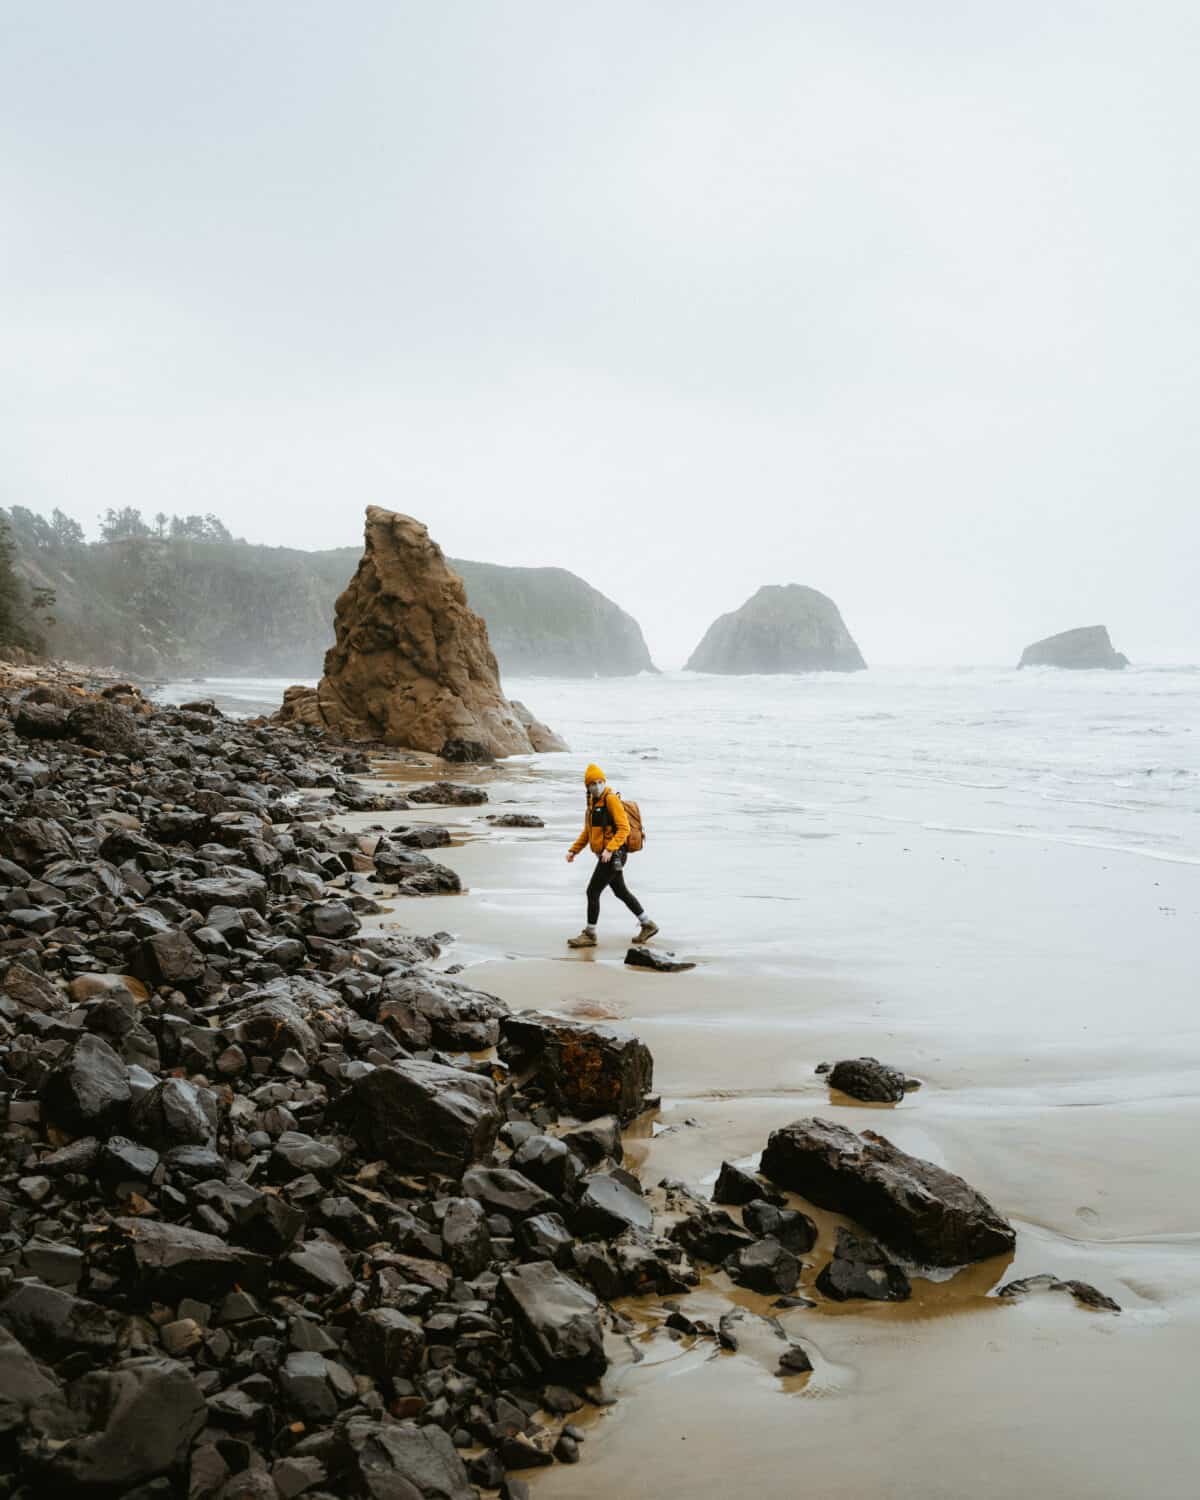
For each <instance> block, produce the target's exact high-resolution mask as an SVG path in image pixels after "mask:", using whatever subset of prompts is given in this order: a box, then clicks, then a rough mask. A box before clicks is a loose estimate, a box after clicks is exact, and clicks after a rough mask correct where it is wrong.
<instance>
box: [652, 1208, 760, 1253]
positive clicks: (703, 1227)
mask: <svg viewBox="0 0 1200 1500" xmlns="http://www.w3.org/2000/svg"><path fill="white" fill-rule="evenodd" d="M671 1238H672V1239H673V1240H675V1241H676V1243H677V1244H680V1245H682V1246H683V1248H684V1249H685V1250H686V1251H687V1253H688V1254H689V1255H690V1256H692V1257H693V1258H695V1259H698V1260H707V1261H711V1262H712V1263H713V1264H714V1265H719V1264H720V1263H721V1262H722V1261H725V1260H727V1259H728V1258H729V1257H730V1256H732V1255H738V1254H740V1253H741V1252H742V1251H743V1250H749V1249H750V1248H751V1247H752V1246H753V1244H754V1236H753V1235H750V1234H747V1233H746V1231H745V1230H744V1229H742V1228H740V1227H739V1226H738V1225H737V1224H736V1223H734V1221H733V1219H732V1218H731V1217H730V1216H729V1214H727V1213H726V1212H725V1210H724V1209H723V1208H713V1207H712V1206H711V1205H709V1204H707V1203H702V1202H700V1201H699V1200H698V1199H697V1200H694V1201H693V1202H692V1203H691V1204H689V1205H688V1207H687V1209H686V1211H685V1212H684V1215H683V1217H682V1218H681V1219H680V1220H679V1222H678V1223H677V1224H675V1225H673V1226H672V1228H671Z"/></svg>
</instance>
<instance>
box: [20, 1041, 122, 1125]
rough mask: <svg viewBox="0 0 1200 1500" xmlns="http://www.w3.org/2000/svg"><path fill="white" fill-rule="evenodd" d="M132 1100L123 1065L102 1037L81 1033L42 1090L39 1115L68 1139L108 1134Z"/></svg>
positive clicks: (120, 1119) (120, 1120) (118, 1122)
mask: <svg viewBox="0 0 1200 1500" xmlns="http://www.w3.org/2000/svg"><path fill="white" fill-rule="evenodd" d="M131 1097H132V1095H131V1091H130V1087H129V1076H128V1073H127V1072H126V1068H125V1064H124V1063H123V1062H122V1061H121V1059H120V1057H119V1056H118V1055H117V1053H115V1052H114V1051H113V1049H112V1048H111V1047H110V1046H109V1045H108V1043H107V1042H106V1041H105V1040H104V1038H103V1037H99V1036H93V1035H92V1033H91V1032H84V1034H83V1035H82V1036H81V1037H80V1038H79V1040H78V1041H76V1042H74V1043H73V1044H72V1046H71V1047H70V1049H69V1050H68V1051H67V1053H66V1054H65V1055H64V1057H63V1058H62V1060H61V1061H60V1062H59V1063H58V1064H57V1066H56V1067H55V1068H54V1071H53V1072H52V1073H51V1074H50V1076H49V1077H48V1078H47V1079H46V1082H45V1084H44V1085H43V1086H42V1113H43V1115H44V1117H45V1118H46V1120H48V1121H49V1123H50V1124H52V1125H57V1126H58V1128H59V1129H60V1130H65V1131H68V1132H69V1133H70V1134H71V1135H83V1134H85V1133H88V1132H98V1133H100V1134H107V1133H108V1132H109V1131H110V1130H113V1129H115V1128H116V1127H118V1126H119V1125H120V1124H121V1122H122V1121H123V1120H124V1118H125V1115H126V1114H127V1113H128V1110H129V1101H130V1098H131Z"/></svg>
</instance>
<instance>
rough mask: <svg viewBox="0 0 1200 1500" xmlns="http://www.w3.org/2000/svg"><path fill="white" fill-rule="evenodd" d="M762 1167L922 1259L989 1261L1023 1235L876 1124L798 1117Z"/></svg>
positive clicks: (934, 1262)
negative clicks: (855, 1126) (862, 1126)
mask: <svg viewBox="0 0 1200 1500" xmlns="http://www.w3.org/2000/svg"><path fill="white" fill-rule="evenodd" d="M761 1170H762V1172H763V1174H764V1175H765V1176H767V1177H769V1178H770V1179H771V1181H772V1182H777V1183H778V1184H779V1185H780V1187H785V1188H789V1189H790V1190H791V1191H792V1192H794V1193H799V1194H800V1195H801V1197H804V1198H807V1199H808V1200H809V1202H810V1203H815V1204H817V1205H818V1206H819V1207H820V1208H829V1209H833V1210H834V1211H835V1212H836V1213H843V1214H847V1215H849V1217H850V1218H852V1219H857V1220H858V1222H859V1223H860V1224H863V1225H865V1226H866V1227H867V1228H868V1229H870V1230H871V1231H872V1233H874V1234H876V1235H878V1237H879V1238H880V1239H881V1240H882V1241H883V1243H884V1244H885V1245H887V1246H888V1247H889V1248H890V1249H892V1250H894V1251H895V1252H896V1253H897V1254H899V1255H902V1256H904V1257H905V1258H906V1259H907V1260H911V1261H914V1262H915V1263H916V1264H918V1265H928V1266H957V1265H962V1264H964V1263H965V1262H967V1261H975V1260H985V1259H986V1258H987V1257H988V1256H990V1255H1005V1254H1007V1253H1008V1252H1009V1251H1011V1250H1012V1248H1013V1245H1014V1244H1015V1242H1016V1232H1015V1231H1014V1229H1013V1227H1012V1225H1011V1224H1009V1223H1008V1222H1007V1220H1005V1219H1003V1218H1002V1217H1001V1216H1000V1214H998V1213H997V1212H996V1210H995V1209H994V1208H993V1207H992V1205H991V1204H990V1203H989V1202H988V1201H987V1199H986V1198H984V1197H983V1196H982V1194H980V1193H977V1192H976V1191H975V1189H974V1188H973V1187H971V1186H970V1184H969V1183H966V1182H964V1181H963V1179H962V1178H961V1177H956V1176H955V1175H954V1173H953V1172H947V1171H946V1170H945V1168H944V1167H939V1166H935V1165H934V1163H933V1162H929V1161H923V1160H922V1159H921V1158H920V1157H918V1156H909V1155H908V1153H907V1152H905V1151H901V1150H900V1149H899V1147H897V1146H893V1145H892V1143H891V1142H890V1141H888V1140H885V1139H884V1137H883V1136H881V1135H876V1133H875V1132H874V1131H873V1130H866V1131H864V1132H863V1133H862V1135H856V1134H855V1133H854V1131H852V1130H847V1129H846V1128H845V1127H844V1126H842V1125H835V1124H833V1123H832V1122H831V1121H829V1120H821V1119H816V1118H810V1119H803V1120H796V1121H794V1122H793V1123H792V1124H791V1125H785V1126H784V1127H783V1128H782V1129H781V1130H776V1131H773V1132H772V1134H771V1137H770V1139H769V1140H768V1142H767V1148H766V1150H765V1151H764V1152H763V1154H762V1164H761Z"/></svg>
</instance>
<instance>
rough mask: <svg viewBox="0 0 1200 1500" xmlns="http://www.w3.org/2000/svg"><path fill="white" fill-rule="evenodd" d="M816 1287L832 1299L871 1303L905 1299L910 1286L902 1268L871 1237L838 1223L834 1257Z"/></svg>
mask: <svg viewBox="0 0 1200 1500" xmlns="http://www.w3.org/2000/svg"><path fill="white" fill-rule="evenodd" d="M817 1290H818V1291H820V1292H823V1293H824V1294H825V1296H826V1297H832V1298H833V1300H834V1301H835V1302H849V1301H851V1300H852V1299H854V1298H859V1297H862V1298H866V1299H867V1300H868V1301H871V1302H905V1301H907V1300H908V1298H909V1297H911V1296H912V1286H911V1285H910V1283H909V1280H908V1277H907V1276H906V1275H905V1274H904V1272H903V1270H901V1268H900V1267H899V1266H898V1265H896V1264H895V1262H894V1261H891V1260H889V1259H888V1257H887V1256H886V1255H885V1254H884V1252H883V1250H882V1249H881V1248H880V1246H879V1245H877V1244H876V1243H875V1241H874V1240H869V1239H867V1238H865V1236H863V1235H861V1234H854V1233H853V1232H852V1231H851V1230H849V1229H847V1228H846V1227H845V1225H844V1224H843V1225H839V1226H838V1232H837V1244H836V1245H835V1246H834V1250H833V1259H832V1260H831V1261H830V1262H829V1264H828V1265H827V1266H826V1267H825V1268H824V1269H823V1270H822V1272H821V1274H820V1275H819V1276H818V1277H817Z"/></svg>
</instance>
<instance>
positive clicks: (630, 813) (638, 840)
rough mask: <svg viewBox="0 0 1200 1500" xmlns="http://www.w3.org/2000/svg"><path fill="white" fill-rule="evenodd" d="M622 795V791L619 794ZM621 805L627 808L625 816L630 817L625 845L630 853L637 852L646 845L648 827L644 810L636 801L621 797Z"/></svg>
mask: <svg viewBox="0 0 1200 1500" xmlns="http://www.w3.org/2000/svg"><path fill="white" fill-rule="evenodd" d="M617 795H618V796H620V793H618V794H617ZM621 806H622V807H623V808H624V809H625V816H626V817H627V818H628V819H629V837H628V838H627V839H626V840H625V845H624V847H625V848H626V849H627V850H628V851H629V853H630V854H637V853H639V852H640V850H641V849H643V848H644V847H645V843H646V829H645V825H644V824H643V823H642V810H641V808H640V807H639V806H638V805H637V803H636V802H630V801H629V800H628V799H627V798H625V797H621Z"/></svg>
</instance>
